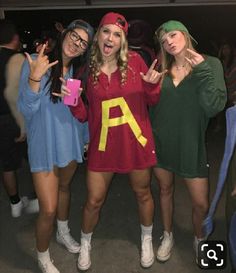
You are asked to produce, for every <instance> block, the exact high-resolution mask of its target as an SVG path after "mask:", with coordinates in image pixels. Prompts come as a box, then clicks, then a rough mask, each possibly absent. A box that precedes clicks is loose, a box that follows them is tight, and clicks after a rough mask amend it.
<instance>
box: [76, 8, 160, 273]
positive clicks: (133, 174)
mask: <svg viewBox="0 0 236 273" xmlns="http://www.w3.org/2000/svg"><path fill="white" fill-rule="evenodd" d="M127 31H128V23H127V21H126V19H125V18H124V16H123V15H121V14H118V13H114V12H109V13H107V14H106V15H104V17H103V18H102V19H101V21H100V24H99V27H98V30H97V33H96V34H95V38H94V42H93V46H92V49H91V59H90V74H89V78H88V82H87V89H86V96H87V99H88V113H87V114H88V124H89V134H90V143H89V150H88V174H87V188H88V196H87V201H86V204H85V206H84V210H83V222H82V230H81V250H80V253H79V257H78V268H79V269H80V270H87V269H88V268H89V267H90V266H91V258H90V251H91V238H92V234H93V231H94V228H95V226H96V224H97V223H98V220H99V214H100V210H101V208H102V205H103V203H104V201H105V198H106V195H107V192H108V189H109V186H110V184H111V180H112V177H113V175H114V173H128V175H129V178H130V184H131V187H132V189H133V191H134V193H135V196H136V199H137V202H138V210H139V218H140V223H141V260H140V262H141V265H142V266H143V267H145V268H147V267H150V266H151V265H152V264H153V262H154V253H153V247H152V222H153V210H154V205H153V199H152V195H151V190H150V168H151V166H153V165H154V164H156V154H155V151H154V143H153V137H152V132H151V124H150V121H149V115H148V110H147V105H151V104H154V103H157V101H158V98H159V84H158V82H159V80H160V77H161V75H162V74H161V73H159V72H157V71H155V70H154V67H155V64H156V61H154V62H153V64H152V65H151V67H150V68H149V70H148V69H147V66H146V65H145V63H144V61H143V59H142V58H141V57H140V55H139V54H137V53H136V52H129V51H128V44H127V38H126V36H127ZM82 105H83V104H82V100H81V101H80V103H79V105H78V106H77V107H75V108H73V107H72V108H71V111H72V112H73V114H74V115H75V117H77V118H78V119H80V120H85V119H86V108H85V107H82ZM82 109H84V110H85V114H84V113H83V111H82Z"/></svg>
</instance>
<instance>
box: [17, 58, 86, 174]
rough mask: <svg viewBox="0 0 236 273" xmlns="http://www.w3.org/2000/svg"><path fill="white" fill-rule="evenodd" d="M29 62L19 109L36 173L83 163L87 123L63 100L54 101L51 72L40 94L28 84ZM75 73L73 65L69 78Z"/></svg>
mask: <svg viewBox="0 0 236 273" xmlns="http://www.w3.org/2000/svg"><path fill="white" fill-rule="evenodd" d="M28 76H29V64H28V62H27V61H25V62H24V64H23V68H22V72H21V79H20V86H19V98H18V108H19V110H20V112H21V113H22V114H23V115H24V118H25V123H26V130H27V141H28V155H29V163H30V168H31V171H32V172H41V171H51V170H52V169H53V167H54V166H58V167H65V166H66V165H68V164H69V162H70V161H72V160H76V161H77V162H82V153H83V147H84V144H85V143H87V142H88V126H87V123H80V122H79V121H78V120H77V119H75V118H74V117H73V116H72V114H71V112H70V109H69V107H68V106H66V105H64V103H63V102H58V103H53V102H52V101H51V100H50V94H49V86H50V84H48V85H46V83H47V80H48V78H49V74H46V75H45V76H44V77H43V78H42V80H41V83H40V90H39V92H38V93H36V92H34V91H33V90H32V89H31V88H30V85H29V83H28ZM71 76H72V68H71V69H70V71H69V73H68V75H67V76H66V78H69V77H71Z"/></svg>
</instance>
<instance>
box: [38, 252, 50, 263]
mask: <svg viewBox="0 0 236 273" xmlns="http://www.w3.org/2000/svg"><path fill="white" fill-rule="evenodd" d="M37 256H38V260H39V261H40V262H41V263H42V264H45V263H47V262H49V261H51V259H50V254H49V249H47V250H46V251H43V252H40V251H38V250H37Z"/></svg>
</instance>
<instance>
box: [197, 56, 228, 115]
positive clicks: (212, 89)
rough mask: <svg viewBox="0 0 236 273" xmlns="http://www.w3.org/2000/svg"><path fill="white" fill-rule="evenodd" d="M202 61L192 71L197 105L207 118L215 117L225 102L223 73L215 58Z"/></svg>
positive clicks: (219, 63)
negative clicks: (197, 90)
mask: <svg viewBox="0 0 236 273" xmlns="http://www.w3.org/2000/svg"><path fill="white" fill-rule="evenodd" d="M209 58H211V60H209V61H207V60H205V61H203V62H202V63H200V64H199V65H197V66H196V67H195V68H194V69H193V75H195V77H196V79H197V84H198V89H199V103H200V105H201V106H202V108H203V109H204V111H205V113H206V115H207V116H208V117H213V116H215V115H216V114H217V113H218V112H220V111H222V110H223V109H224V107H225V103H226V100H227V96H226V87H225V81H224V72H223V67H222V65H221V62H220V61H219V60H218V59H217V58H213V57H209Z"/></svg>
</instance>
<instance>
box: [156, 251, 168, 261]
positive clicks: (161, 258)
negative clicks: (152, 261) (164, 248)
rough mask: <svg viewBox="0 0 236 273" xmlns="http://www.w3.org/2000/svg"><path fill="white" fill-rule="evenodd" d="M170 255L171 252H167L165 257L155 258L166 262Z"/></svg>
mask: <svg viewBox="0 0 236 273" xmlns="http://www.w3.org/2000/svg"><path fill="white" fill-rule="evenodd" d="M170 256H171V253H169V254H168V255H167V256H165V257H160V256H158V255H157V256H156V257H157V260H158V261H159V262H162V263H164V262H167V261H168V260H169V259H170Z"/></svg>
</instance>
